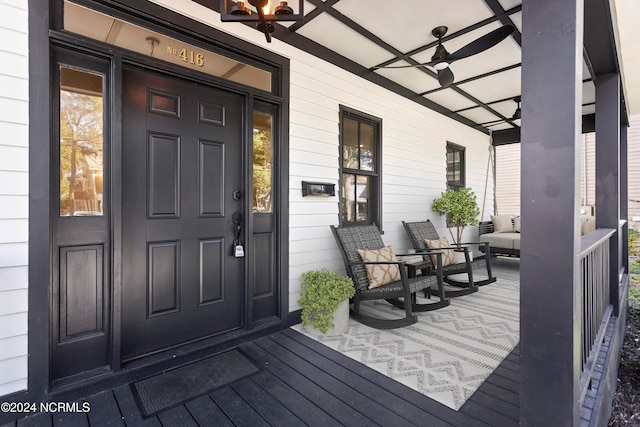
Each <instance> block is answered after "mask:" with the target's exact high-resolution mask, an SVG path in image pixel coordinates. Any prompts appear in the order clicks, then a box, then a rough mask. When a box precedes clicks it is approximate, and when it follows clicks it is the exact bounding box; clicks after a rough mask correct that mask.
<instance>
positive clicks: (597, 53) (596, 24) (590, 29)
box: [583, 0, 629, 123]
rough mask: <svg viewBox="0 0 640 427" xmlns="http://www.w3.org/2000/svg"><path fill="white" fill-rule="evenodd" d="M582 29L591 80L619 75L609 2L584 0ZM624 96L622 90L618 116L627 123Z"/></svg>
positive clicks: (627, 113)
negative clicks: (600, 76)
mask: <svg viewBox="0 0 640 427" xmlns="http://www.w3.org/2000/svg"><path fill="white" fill-rule="evenodd" d="M584 28H585V31H584V42H583V43H584V53H583V57H585V58H586V59H587V61H588V62H587V66H588V67H590V69H589V72H590V73H591V76H592V77H593V79H594V80H595V79H597V78H598V76H599V75H602V74H609V73H616V74H620V64H619V63H618V52H617V51H616V41H615V36H614V34H613V19H612V16H611V7H610V2H609V0H584ZM625 95H626V94H625V93H624V88H622V96H620V116H621V117H622V119H623V123H629V112H628V111H627V106H626V101H625Z"/></svg>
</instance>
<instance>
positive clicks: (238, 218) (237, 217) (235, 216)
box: [231, 211, 242, 225]
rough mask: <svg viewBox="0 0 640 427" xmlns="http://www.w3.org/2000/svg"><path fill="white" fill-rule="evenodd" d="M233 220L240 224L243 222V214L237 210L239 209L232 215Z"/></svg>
mask: <svg viewBox="0 0 640 427" xmlns="http://www.w3.org/2000/svg"><path fill="white" fill-rule="evenodd" d="M231 221H233V223H234V224H235V225H240V224H242V214H241V213H240V212H237V211H236V212H234V213H233V214H232V215H231Z"/></svg>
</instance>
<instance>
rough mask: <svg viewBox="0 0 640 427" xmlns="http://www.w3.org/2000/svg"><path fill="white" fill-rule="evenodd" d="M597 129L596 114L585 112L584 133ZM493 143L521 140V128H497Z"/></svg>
mask: <svg viewBox="0 0 640 427" xmlns="http://www.w3.org/2000/svg"><path fill="white" fill-rule="evenodd" d="M621 124H622V123H621ZM595 131H596V115H595V114H585V115H583V116H582V133H583V134H584V133H591V132H595ZM492 136H493V145H494V146H498V145H507V144H516V143H519V142H520V128H518V129H506V130H497V131H494V132H493V135H492Z"/></svg>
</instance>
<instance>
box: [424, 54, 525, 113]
mask: <svg viewBox="0 0 640 427" xmlns="http://www.w3.org/2000/svg"><path fill="white" fill-rule="evenodd" d="M521 66H522V64H520V63H518V64H513V65H509V66H508V67H503V68H500V69H498V70H493V71H489V72H487V73H484V74H479V75H477V76H473V77H469V78H468V79H465V80H460V81H459V82H455V85H456V86H460V85H463V84H465V83H470V82H473V81H475V80H479V79H483V78H485V77H489V76H493V75H494V74H500V73H502V72H505V71H509V70H513V69H515V68H519V67H521ZM444 89H446V88H443V87H439V88H436V89H431V90H428V91H426V92H422V93H419V94H418V95H423V96H424V95H429V94H432V93H435V92H440V91H441V90H444ZM514 96H515V95H514ZM512 98H513V97H512ZM512 98H508V99H512ZM489 104H491V103H490V102H487V103H486V104H484V105H489Z"/></svg>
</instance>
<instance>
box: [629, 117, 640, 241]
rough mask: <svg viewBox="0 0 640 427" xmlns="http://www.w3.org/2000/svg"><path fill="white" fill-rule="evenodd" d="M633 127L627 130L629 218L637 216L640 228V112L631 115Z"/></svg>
mask: <svg viewBox="0 0 640 427" xmlns="http://www.w3.org/2000/svg"><path fill="white" fill-rule="evenodd" d="M630 122H631V127H630V128H629V129H628V131H627V146H628V160H629V199H631V200H637V202H632V201H629V219H630V220H632V219H633V217H636V218H637V219H638V221H636V222H635V224H634V227H635V228H636V229H638V228H640V114H638V115H635V116H632V117H631V120H630Z"/></svg>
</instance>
